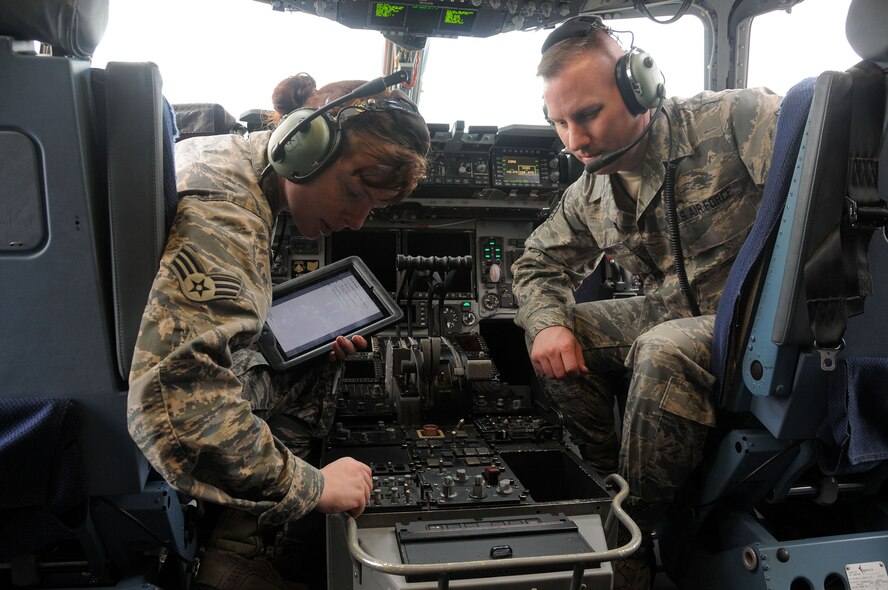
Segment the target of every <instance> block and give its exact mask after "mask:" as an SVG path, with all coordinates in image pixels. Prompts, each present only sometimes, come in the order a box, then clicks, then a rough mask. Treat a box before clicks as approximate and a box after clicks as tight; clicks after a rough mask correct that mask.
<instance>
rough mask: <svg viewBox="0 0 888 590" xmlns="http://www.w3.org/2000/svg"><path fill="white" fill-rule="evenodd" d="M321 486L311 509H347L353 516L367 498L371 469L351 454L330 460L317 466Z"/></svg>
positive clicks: (362, 507)
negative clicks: (326, 463)
mask: <svg viewBox="0 0 888 590" xmlns="http://www.w3.org/2000/svg"><path fill="white" fill-rule="evenodd" d="M321 473H323V474H324V490H323V491H322V492H321V500H320V501H319V502H318V505H317V506H316V507H315V510H317V511H318V512H322V513H324V514H336V513H338V512H348V513H349V514H351V515H352V516H353V517H355V518H357V517H358V516H360V515H361V513H362V512H363V511H364V508H365V507H366V506H367V502H369V501H370V487H371V484H372V479H371V475H372V471H371V470H370V467H369V466H367V465H365V464H364V463H361V462H360V461H358V460H356V459H352V458H351V457H343V458H341V459H337V460H336V461H333V462H332V463H330V464H329V465H327V466H325V467H324V468H322V469H321Z"/></svg>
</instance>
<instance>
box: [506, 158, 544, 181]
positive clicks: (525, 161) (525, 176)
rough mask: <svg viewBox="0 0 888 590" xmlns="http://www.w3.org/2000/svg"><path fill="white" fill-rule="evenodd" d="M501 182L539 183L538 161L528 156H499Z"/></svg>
mask: <svg viewBox="0 0 888 590" xmlns="http://www.w3.org/2000/svg"><path fill="white" fill-rule="evenodd" d="M500 166H501V170H502V177H501V179H502V182H503V183H504V184H518V185H521V184H525V185H527V184H531V185H537V184H540V161H539V159H537V158H533V157H528V156H508V155H503V156H501V160H500Z"/></svg>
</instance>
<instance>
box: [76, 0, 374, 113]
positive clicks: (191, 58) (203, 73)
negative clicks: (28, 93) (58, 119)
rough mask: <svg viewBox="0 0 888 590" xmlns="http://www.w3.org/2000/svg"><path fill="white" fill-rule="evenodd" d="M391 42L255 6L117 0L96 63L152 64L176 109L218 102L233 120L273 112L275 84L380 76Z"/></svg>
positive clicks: (213, 0) (240, 1)
mask: <svg viewBox="0 0 888 590" xmlns="http://www.w3.org/2000/svg"><path fill="white" fill-rule="evenodd" d="M384 48H385V40H384V39H383V37H382V35H380V34H379V33H378V32H376V31H362V30H352V29H348V28H346V27H343V26H342V25H340V24H338V23H336V22H333V21H331V20H328V19H326V18H320V17H317V16H313V15H309V14H304V13H300V12H276V11H273V10H272V9H271V6H270V5H269V4H265V3H262V2H253V1H251V0H154V1H152V2H132V0H111V3H110V17H109V23H108V29H107V31H106V32H105V36H104V37H103V38H102V41H101V43H100V44H99V47H98V49H97V50H96V54H95V56H94V59H93V63H94V65H96V66H97V67H104V66H105V64H106V63H107V62H108V61H153V62H154V63H156V64H157V65H158V67H159V68H160V74H161V76H162V77H163V93H164V95H165V96H166V97H167V99H168V100H169V101H170V102H171V103H174V104H175V103H185V102H212V103H218V104H221V105H222V106H223V107H225V109H226V110H227V111H228V112H230V113H231V114H232V115H234V116H235V117H238V116H240V115H241V114H242V113H243V112H245V111H247V110H250V109H271V108H272V103H271V92H272V90H273V89H274V87H275V85H276V84H277V83H278V82H280V81H281V80H283V79H284V78H286V77H287V76H292V75H293V74H298V73H299V72H307V73H309V74H311V75H312V76H313V77H314V79H315V80H317V83H318V85H319V86H322V85H324V84H326V83H328V82H335V81H337V80H350V79H354V80H369V79H371V78H375V77H377V76H381V75H382V73H383V72H382V63H383V55H384Z"/></svg>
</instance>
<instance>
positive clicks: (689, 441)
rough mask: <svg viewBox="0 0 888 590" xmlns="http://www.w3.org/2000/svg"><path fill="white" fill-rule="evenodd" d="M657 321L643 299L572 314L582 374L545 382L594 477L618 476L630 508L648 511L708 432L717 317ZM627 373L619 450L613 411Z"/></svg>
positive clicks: (667, 494) (684, 471)
mask: <svg viewBox="0 0 888 590" xmlns="http://www.w3.org/2000/svg"><path fill="white" fill-rule="evenodd" d="M664 317H668V315H667V313H666V312H665V310H663V309H658V307H657V306H656V305H654V304H653V303H652V302H651V301H650V300H648V299H646V298H645V297H632V298H625V299H611V300H604V301H593V302H589V303H580V304H577V305H575V306H574V307H573V323H574V325H573V332H574V335H575V336H576V338H577V340H578V342H579V343H580V346H581V347H582V349H583V356H584V358H585V361H586V366H587V367H588V368H589V374H588V375H584V376H582V377H579V378H566V379H544V388H545V390H546V393H547V394H548V395H549V397H550V399H551V401H552V402H553V403H554V404H555V406H556V407H558V408H559V409H560V410H561V412H562V413H563V415H564V418H565V425H566V427H567V429H568V432H569V433H570V434H571V437H572V438H573V439H574V441H575V442H576V443H577V445H578V446H579V448H580V451H581V453H582V454H583V456H584V458H585V459H586V460H587V461H589V463H591V464H592V465H593V466H594V467H596V468H597V469H598V470H599V471H601V472H604V473H612V472H614V471H618V472H619V473H620V475H622V476H623V477H624V478H625V479H626V481H627V482H628V483H629V489H630V494H631V498H632V500H635V501H639V502H643V503H644V504H649V505H662V504H664V503H668V502H671V501H672V499H673V498H674V495H675V491H676V489H677V488H678V487H679V486H680V485H681V484H682V483H683V482H684V480H685V479H686V478H687V476H688V475H689V474H690V472H691V471H692V470H693V469H694V467H696V466H697V464H698V463H699V462H700V460H701V459H702V453H703V444H704V442H705V439H706V435H707V433H708V431H709V429H710V428H711V427H712V426H714V425H715V410H714V406H713V402H712V385H713V383H714V381H715V378H714V377H713V376H712V375H711V374H710V373H709V371H708V368H709V364H710V354H709V347H710V344H711V342H712V329H713V324H714V320H715V316H712V315H707V316H701V317H696V318H693V317H692V318H681V319H672V320H668V321H664ZM627 371H628V372H629V376H628V378H629V382H628V394H627V397H626V410H625V412H624V415H623V420H622V435H621V438H620V440H619V443H618V437H617V432H616V424H615V420H614V404H615V400H616V399H617V395H618V394H619V393H621V392H622V391H624V390H625V388H626V380H627Z"/></svg>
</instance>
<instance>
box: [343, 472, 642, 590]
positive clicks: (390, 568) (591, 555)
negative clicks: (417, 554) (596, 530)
mask: <svg viewBox="0 0 888 590" xmlns="http://www.w3.org/2000/svg"><path fill="white" fill-rule="evenodd" d="M605 481H607V482H608V483H613V484H615V485H616V486H617V487H618V488H619V490H618V491H617V494H616V495H615V496H614V499H613V502H612V505H611V512H610V515H609V516H608V525H607V526H611V525H612V523H613V519H612V517H613V516H615V517H616V519H617V520H618V521H620V522H621V523H622V524H623V526H625V527H626V528H627V529H629V532H630V533H631V538H630V539H629V542H628V543H626V544H625V545H623V546H621V547H617V548H616V549H608V550H606V551H593V552H587V553H568V554H563V555H541V556H535V557H515V558H512V559H509V560H508V565H509V566H510V567H515V568H523V567H531V566H536V567H541V566H583V567H584V568H585V567H589V566H593V565H598V564H599V563H601V562H603V561H613V560H615V559H623V558H624V557H627V556H629V555H631V554H632V553H634V552H635V550H636V549H638V547H639V546H640V545H641V530H640V529H639V528H638V525H637V524H635V522H634V521H633V520H632V519H631V518H630V517H629V515H628V514H626V512H625V511H624V510H623V507H622V504H623V500H624V499H625V498H626V496H628V495H629V484H627V483H626V480H624V479H623V478H622V477H620V476H619V475H616V474H612V475H609V476H607V478H606V480H605ZM336 516H338V517H339V518H341V519H342V520H343V521H344V524H345V527H346V534H347V538H348V541H347V544H348V550H349V553H351V555H352V557H353V558H354V559H355V560H356V561H358V562H359V563H361V564H363V565H365V566H367V567H369V568H370V569H373V570H376V571H379V572H383V573H387V574H393V575H397V576H420V575H426V576H427V575H430V574H432V575H435V576H439V577H440V576H444V577H445V578H446V577H449V576H450V574H454V573H457V572H482V571H488V570H494V569H497V570H502V569H503V566H504V565H505V563H504V561H503V560H501V559H483V560H476V561H460V562H446V563H434V564H431V563H429V564H415V563H413V564H405V563H391V562H388V561H382V560H381V559H377V558H376V557H373V556H372V555H370V554H369V553H367V552H366V551H364V549H363V547H361V544H360V541H359V540H358V525H357V523H356V522H355V519H354V518H352V517H351V516H350V515H348V514H345V513H343V514H338V515H336ZM575 571H576V570H575ZM580 572H582V570H580ZM575 577H576V576H575ZM445 587H446V586H445Z"/></svg>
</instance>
